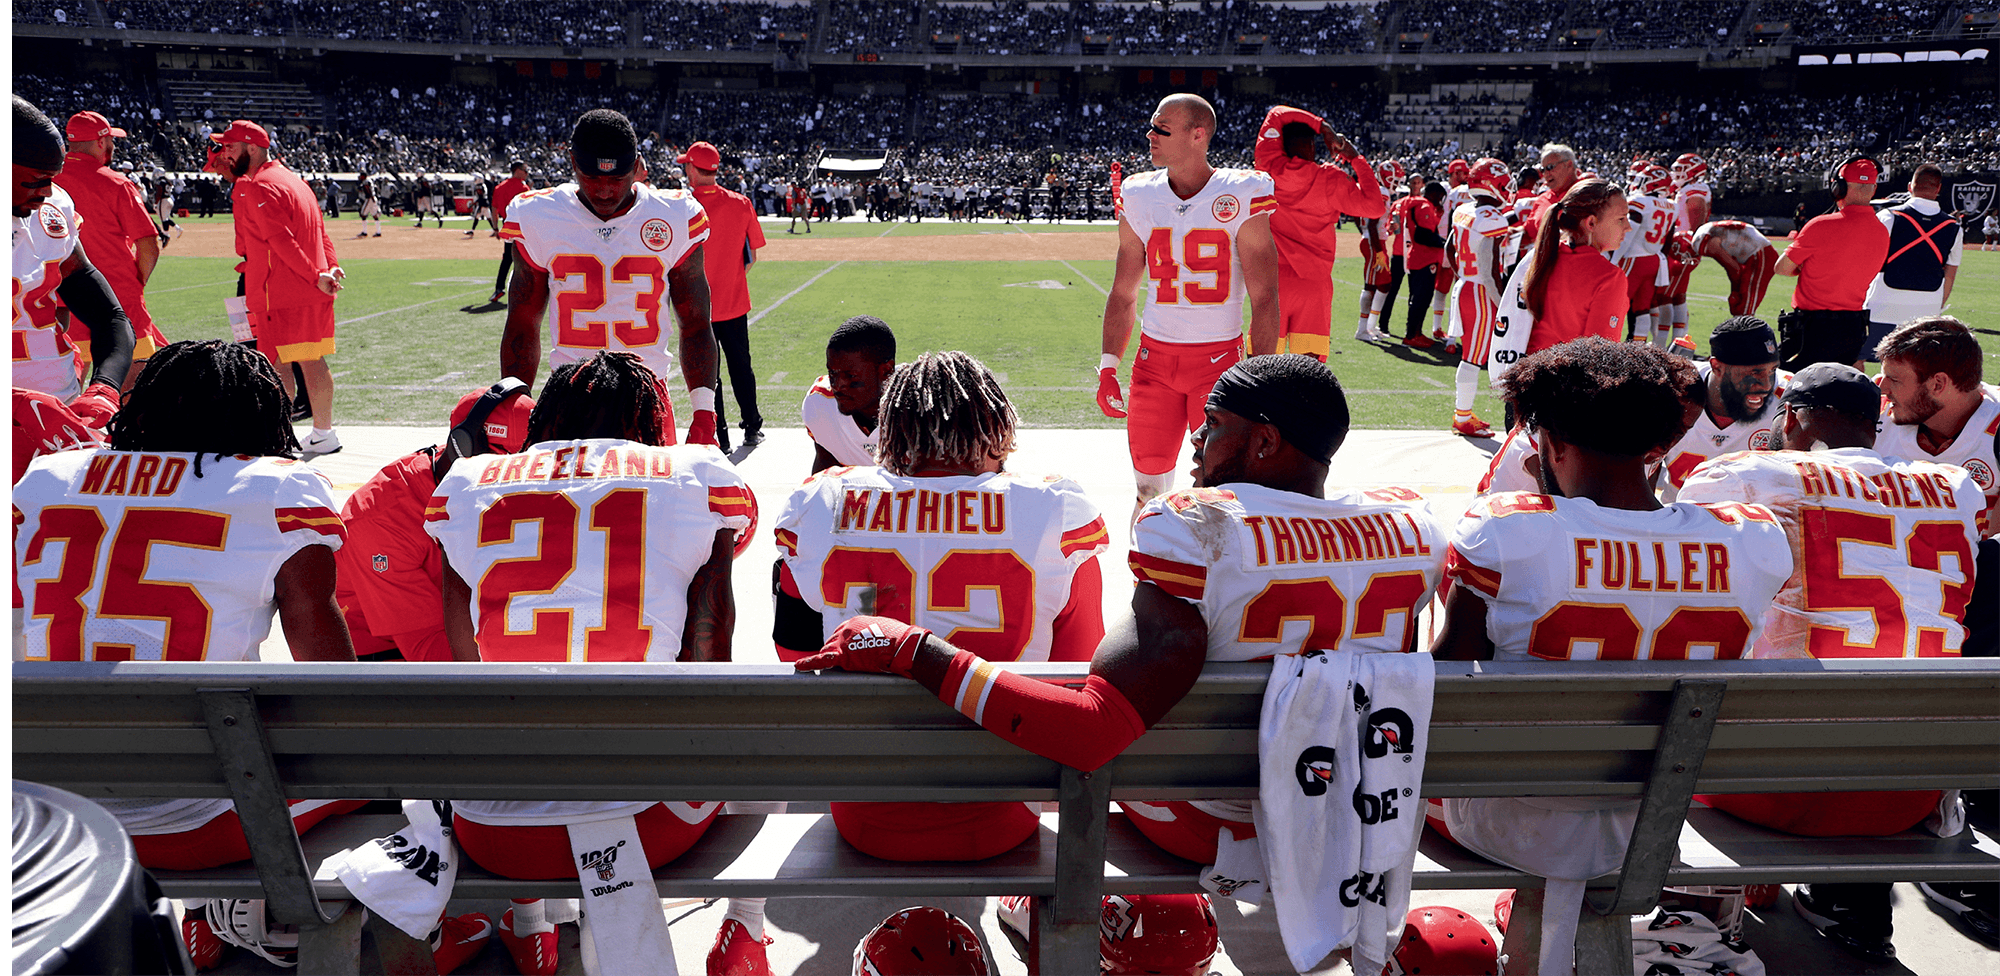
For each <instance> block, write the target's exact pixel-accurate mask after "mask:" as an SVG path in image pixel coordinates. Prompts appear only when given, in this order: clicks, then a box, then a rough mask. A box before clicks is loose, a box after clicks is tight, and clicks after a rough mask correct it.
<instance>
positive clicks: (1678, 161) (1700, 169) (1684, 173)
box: [1673, 153, 1708, 186]
mask: <svg viewBox="0 0 2000 976" xmlns="http://www.w3.org/2000/svg"><path fill="white" fill-rule="evenodd" d="M1707 175H1708V160H1706V159H1703V158H1701V157H1700V156H1697V155H1695V154H1694V153H1681V154H1680V156H1678V157H1676V158H1675V159H1674V166H1673V177H1674V185H1675V186H1686V185H1687V184H1689V183H1692V182H1694V181H1695V180H1698V179H1701V178H1702V177H1704V176H1707Z"/></svg>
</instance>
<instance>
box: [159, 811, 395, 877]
mask: <svg viewBox="0 0 2000 976" xmlns="http://www.w3.org/2000/svg"><path fill="white" fill-rule="evenodd" d="M287 802H289V803H290V804H291V806H292V829H293V830H295V831H298V832H299V833H301V834H303V833H305V832H306V831H308V830H311V829H312V828H313V827H315V826H317V825H318V824H319V822H320V821H322V820H325V819H326V818H328V817H331V816H333V815H334V814H336V813H349V812H352V811H354V810H359V809H361V806H362V804H364V803H367V802H368V801H366V800H290V801H287ZM132 847H133V849H134V850H136V851H137V852H138V854H139V863H140V864H143V865H145V866H147V867H149V868H152V869H153V870H155V871H200V870H204V869H206V868H219V867H221V866H223V865H225V864H235V863H236V862H238V861H245V860H249V858H250V842H249V841H247V840H245V839H244V838H243V821H242V820H240V819H238V818H237V816H236V811H234V810H228V811H224V812H223V813H222V814H221V815H220V816H217V817H216V818H215V819H213V820H210V821H209V822H207V823H205V824H202V825H201V826H199V827H196V828H195V829H193V830H183V831H181V832H180V833H178V834H134V835H132Z"/></svg>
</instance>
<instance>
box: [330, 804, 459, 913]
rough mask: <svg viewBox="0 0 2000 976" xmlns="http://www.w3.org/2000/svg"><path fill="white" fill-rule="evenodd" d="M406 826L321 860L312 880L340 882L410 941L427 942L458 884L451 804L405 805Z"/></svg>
mask: <svg viewBox="0 0 2000 976" xmlns="http://www.w3.org/2000/svg"><path fill="white" fill-rule="evenodd" d="M403 815H404V816H405V817H408V818H409V823H408V824H407V825H405V826H404V827H403V829H401V830H398V831H397V832H395V833H393V834H390V835H389V836H387V837H381V838H377V839H376V840H373V841H370V842H368V843H366V844H363V845H361V846H360V847H357V848H354V849H352V850H346V851H341V852H340V853H338V854H335V855H334V856H332V857H329V858H327V859H326V861H325V863H323V864H321V865H320V867H319V871H318V872H317V873H316V874H314V875H313V877H314V879H315V880H322V881H324V880H328V879H331V878H339V879H340V881H341V883H342V884H345V885H346V886H347V890H348V891H349V892H350V893H351V894H353V895H354V897H355V900H357V901H359V902H361V904H363V905H366V906H368V910H369V911H371V912H374V913H375V914H377V915H379V916H381V917H382V918H384V919H387V920H388V922H389V924H391V925H394V926H395V927H397V928H399V929H402V930H403V933H404V934H406V935H408V936H409V937H410V938H412V939H427V938H429V937H430V934H431V930H432V929H435V928H437V924H438V919H439V918H441V917H442V916H443V915H444V908H445V903H447V902H449V901H451V889H452V886H453V885H455V884H457V883H458V857H459V854H458V843H457V842H456V841H455V840H453V839H452V831H451V828H450V827H448V826H445V825H446V824H447V823H449V822H450V820H451V803H450V802H449V801H446V800H404V801H403Z"/></svg>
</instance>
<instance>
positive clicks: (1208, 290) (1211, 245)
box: [1146, 227, 1230, 305]
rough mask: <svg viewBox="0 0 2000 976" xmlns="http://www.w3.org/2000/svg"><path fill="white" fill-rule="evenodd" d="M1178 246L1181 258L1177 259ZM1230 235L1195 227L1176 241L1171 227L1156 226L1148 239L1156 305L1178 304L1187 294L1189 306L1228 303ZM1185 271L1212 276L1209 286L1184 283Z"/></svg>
mask: <svg viewBox="0 0 2000 976" xmlns="http://www.w3.org/2000/svg"><path fill="white" fill-rule="evenodd" d="M1176 243H1178V244H1179V248H1180V259H1179V260H1178V261H1176V260H1175V258H1174V250H1175V245H1176ZM1229 263H1230V262H1229V232H1228V231H1225V230H1218V229H1216V228H1214V227H1196V228H1194V229H1193V230H1190V231H1187V232H1186V233H1184V234H1181V235H1180V240H1179V241H1178V242H1176V241H1175V239H1174V229H1173V228H1171V227H1155V228H1153V233H1152V234H1151V235H1150V236H1148V237H1147V238H1146V274H1147V276H1148V277H1150V278H1152V279H1153V304H1155V305H1179V304H1181V295H1183V294H1185V295H1187V303H1188V304H1190V305H1220V304H1222V303H1223V302H1226V301H1228V300H1229V286H1230V277H1229ZM1183 271H1187V272H1192V273H1195V274H1205V275H1213V276H1214V277H1213V278H1211V279H1210V280H1209V281H1208V282H1207V283H1206V284H1204V283H1202V282H1200V281H1182V280H1181V273H1182V272H1183Z"/></svg>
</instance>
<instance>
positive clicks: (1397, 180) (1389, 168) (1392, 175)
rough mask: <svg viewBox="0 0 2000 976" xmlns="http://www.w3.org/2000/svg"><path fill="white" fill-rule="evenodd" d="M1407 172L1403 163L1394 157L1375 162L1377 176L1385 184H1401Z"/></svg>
mask: <svg viewBox="0 0 2000 976" xmlns="http://www.w3.org/2000/svg"><path fill="white" fill-rule="evenodd" d="M1404 177H1405V174H1404V172H1403V164H1402V163H1399V162H1396V161H1395V160H1393V159H1385V160H1382V161H1381V162H1379V163H1376V164H1375V178H1376V179H1377V180H1380V181H1381V182H1382V183H1384V184H1393V185H1396V186H1401V185H1402V183H1403V179H1404Z"/></svg>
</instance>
